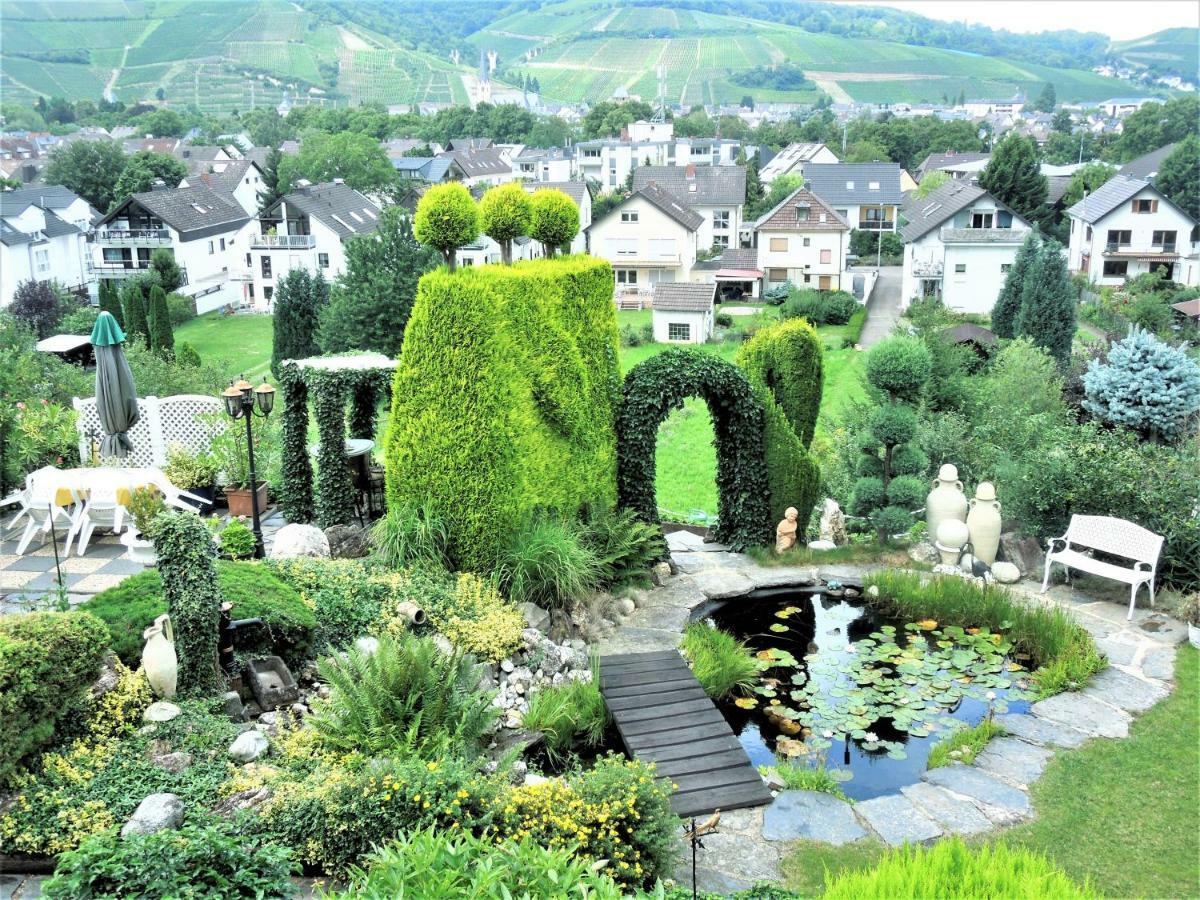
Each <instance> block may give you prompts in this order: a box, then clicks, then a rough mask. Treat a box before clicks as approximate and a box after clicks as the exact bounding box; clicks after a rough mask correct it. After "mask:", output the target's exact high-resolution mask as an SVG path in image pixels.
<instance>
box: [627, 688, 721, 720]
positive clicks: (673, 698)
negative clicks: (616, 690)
mask: <svg viewBox="0 0 1200 900" xmlns="http://www.w3.org/2000/svg"><path fill="white" fill-rule="evenodd" d="M604 699H605V702H607V703H608V708H609V709H610V710H611V711H612V714H613V715H614V716H615V715H617V713H618V712H622V713H623V712H625V711H626V710H632V709H642V708H644V707H645V706H647V705H648V704H653V705H654V706H661V705H663V703H683V702H684V701H686V700H707V699H708V695H707V694H705V693H704V691H703V690H702V689H701V688H699V687H697V686H696V685H692V686H691V687H690V688H684V689H682V690H681V689H678V688H677V689H675V690H674V691H663V692H661V693H656V694H639V695H637V696H636V697H609V696H607V695H605V698H604Z"/></svg>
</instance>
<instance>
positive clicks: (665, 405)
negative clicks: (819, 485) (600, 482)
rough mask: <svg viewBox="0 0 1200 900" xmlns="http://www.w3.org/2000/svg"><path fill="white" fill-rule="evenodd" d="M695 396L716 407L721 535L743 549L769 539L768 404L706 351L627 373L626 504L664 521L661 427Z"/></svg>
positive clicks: (623, 424) (622, 416)
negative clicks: (659, 488)
mask: <svg viewBox="0 0 1200 900" xmlns="http://www.w3.org/2000/svg"><path fill="white" fill-rule="evenodd" d="M694 396H699V397H703V398H704V402H705V403H707V404H708V412H709V415H711V416H712V421H713V430H714V431H715V432H716V444H717V519H718V523H717V528H716V529H715V536H716V538H717V540H719V541H723V542H724V543H727V544H729V545H730V546H731V547H733V548H734V549H735V550H744V549H746V548H747V547H752V546H757V545H759V544H765V543H767V542H768V541H769V540H770V538H771V533H772V523H771V517H770V504H769V503H768V499H767V497H768V478H767V465H766V456H765V452H764V447H763V432H764V425H763V404H762V401H761V400H760V399H759V398H758V396H757V395H756V394H755V390H754V388H753V387H752V386H751V384H750V382H749V381H748V380H747V379H746V376H745V375H743V374H742V372H741V370H739V369H738V367H737V366H735V365H733V364H732V363H728V362H726V361H725V360H723V359H720V358H719V357H716V356H712V355H710V354H707V353H703V352H701V351H699V350H693V349H685V348H682V347H679V348H672V349H670V350H665V351H664V352H662V353H660V354H658V355H657V356H652V357H650V359H647V360H646V361H645V362H642V363H639V364H638V365H636V366H634V367H633V369H631V370H630V372H629V374H628V375H626V376H625V387H624V396H623V398H622V401H621V409H620V413H619V414H618V416H617V447H618V465H617V491H618V495H619V501H620V505H621V506H627V507H629V508H630V509H633V510H635V511H636V512H637V514H638V517H639V518H641V519H642V520H643V521H645V522H657V521H658V499H657V496H656V494H655V489H654V476H655V450H656V445H657V440H658V426H659V425H660V424H661V423H662V421H663V420H664V419H665V418H666V417H667V416H668V415H669V414H670V413H671V411H672V410H675V409H678V408H679V407H681V406H682V405H683V401H684V400H685V399H687V398H688V397H694ZM785 427H786V426H785ZM798 443H799V442H798V441H797V445H798ZM793 449H794V448H793ZM803 450H804V448H803V447H799V451H800V452H801V453H802V452H803Z"/></svg>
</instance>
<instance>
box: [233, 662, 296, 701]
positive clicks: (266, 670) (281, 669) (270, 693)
mask: <svg viewBox="0 0 1200 900" xmlns="http://www.w3.org/2000/svg"><path fill="white" fill-rule="evenodd" d="M246 674H247V677H248V679H249V681H250V691H251V692H252V693H253V694H254V699H255V700H257V701H258V705H259V706H261V707H262V708H263V709H277V708H279V707H282V706H290V705H291V704H293V703H295V702H296V701H297V700H299V699H300V688H299V686H298V685H297V684H296V679H295V678H293V677H292V673H291V671H290V670H289V669H288V667H287V664H286V663H284V661H283V660H282V659H280V658H279V657H278V656H264V657H262V658H261V659H252V660H250V662H249V664H248V665H247V666H246Z"/></svg>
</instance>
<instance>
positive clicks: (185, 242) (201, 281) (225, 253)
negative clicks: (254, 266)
mask: <svg viewBox="0 0 1200 900" xmlns="http://www.w3.org/2000/svg"><path fill="white" fill-rule="evenodd" d="M249 221H250V216H249V215H248V214H247V213H246V211H245V210H244V209H242V207H241V206H239V205H238V204H237V203H236V202H235V201H234V200H233V198H232V196H231V195H229V194H222V193H218V192H217V191H214V190H213V189H212V188H210V187H206V186H203V185H197V186H193V187H187V188H169V187H159V188H156V189H155V190H152V191H147V192H145V193H142V194H134V195H133V196H131V197H129V198H128V199H126V200H125V201H124V202H123V203H122V204H121V205H120V206H118V207H117V208H116V209H114V210H113V211H112V212H110V213H109V214H108V215H106V216H105V217H104V218H103V219H101V220H100V222H99V224H98V225H97V226H96V229H95V231H94V232H93V234H92V247H93V250H92V257H91V264H92V271H93V273H94V274H95V275H97V276H98V277H100V278H102V279H114V278H116V279H119V278H127V277H129V276H130V275H136V274H138V273H139V272H142V271H144V270H146V269H148V268H149V267H150V257H151V255H152V254H153V253H154V251H155V250H158V249H160V248H161V249H166V250H170V251H171V253H172V255H174V257H175V262H176V263H178V265H179V266H180V267H181V268H182V269H183V275H184V280H185V283H186V285H187V289H186V290H185V291H184V292H185V293H189V294H197V293H220V294H227V295H228V296H227V297H224V298H223V302H229V303H233V302H237V301H239V300H240V299H241V289H240V285H234V284H233V282H235V281H237V280H238V279H239V276H241V275H242V274H243V273H242V271H241V268H240V267H239V266H238V265H237V263H236V260H237V253H238V252H239V251H240V250H242V249H243V248H242V241H243V240H244V238H242V237H241V234H242V229H243V227H244V226H245V225H246V223H247V222H249ZM231 268H232V269H233V271H231ZM209 308H211V306H210V307H209Z"/></svg>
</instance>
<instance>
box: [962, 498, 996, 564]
mask: <svg viewBox="0 0 1200 900" xmlns="http://www.w3.org/2000/svg"><path fill="white" fill-rule="evenodd" d="M967 530H968V531H970V533H971V546H972V547H973V548H974V550H975V558H976V559H979V560H981V561H982V562H985V563H987V564H988V566H991V565H992V564H993V563H995V562H996V551H997V550H999V549H1000V501H999V500H997V499H996V488H995V486H994V485H993V484H992V483H991V482H990V481H981V482H980V483H979V487H977V488H976V489H975V499H973V500H972V501H971V510H970V512H968V513H967Z"/></svg>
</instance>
